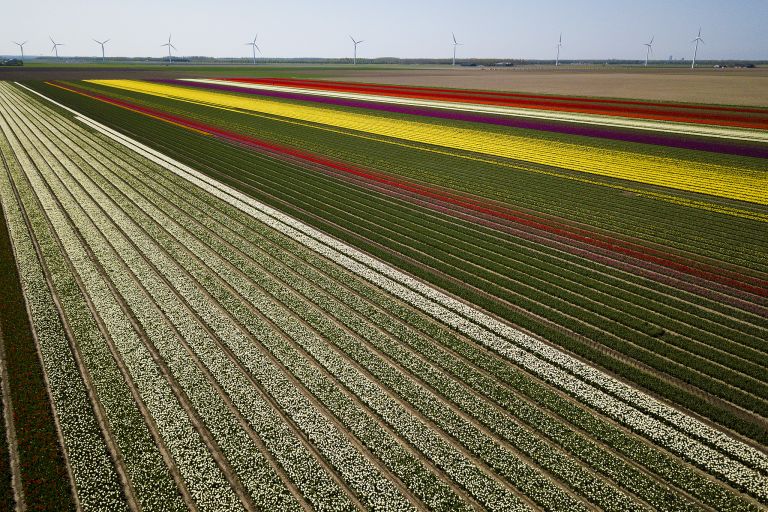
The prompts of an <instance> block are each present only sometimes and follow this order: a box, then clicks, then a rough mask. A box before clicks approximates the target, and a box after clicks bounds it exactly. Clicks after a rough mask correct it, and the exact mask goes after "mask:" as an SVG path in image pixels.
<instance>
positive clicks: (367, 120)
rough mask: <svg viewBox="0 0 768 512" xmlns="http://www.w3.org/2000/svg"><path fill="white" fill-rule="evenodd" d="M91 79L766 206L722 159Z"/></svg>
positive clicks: (754, 186) (766, 197) (759, 188)
mask: <svg viewBox="0 0 768 512" xmlns="http://www.w3.org/2000/svg"><path fill="white" fill-rule="evenodd" d="M94 82H95V83H99V84H101V85H107V86H110V87H116V88H119V89H126V90H130V91H136V92H141V93H145V94H151V95H155V96H161V97H170V98H175V99H180V100H184V101H192V102H197V103H203V104H209V105H218V106H222V107H227V108H237V109H244V110H250V111H256V112H259V113H264V114H269V115H276V116H281V117H287V118H291V119H299V120H302V121H308V122H313V123H319V124H324V125H331V126H334V127H337V128H344V129H349V130H356V131H362V132H365V133H371V134H376V135H381V136H386V137H394V138H398V139H403V140H408V141H412V142H419V143H424V144H432V145H437V146H443V147H449V148H452V149H458V150H463V151H472V152H476V153H481V154H487V155H493V156H500V157H504V158H510V159H513V160H522V161H526V162H533V163H537V164H543V165H549V166H554V167H560V168H564V169H570V170H574V171H581V172H585V173H590V174H597V175H601V176H608V177H613V178H620V179H625V180H629V181H638V182H642V183H646V184H651V185H659V186H664V187H669V188H673V189H679V190H686V191H690V192H699V193H703V194H710V195H716V196H722V197H727V198H731V199H739V200H744V201H750V202H755V203H759V204H768V193H766V190H768V186H766V179H767V178H766V177H765V175H764V174H762V173H760V172H759V171H756V170H755V171H750V170H748V169H739V170H738V171H735V170H734V169H732V168H731V167H728V166H724V165H720V164H704V163H701V162H689V161H684V160H678V159H674V158H668V157H659V156H650V155H639V154H633V153H628V152H625V151H618V150H612V149H608V148H603V149H600V150H599V151H598V150H595V149H594V148H590V147H585V146H580V145H578V144H572V143H565V142H555V141H544V140H536V139H532V138H528V137H524V136H520V135H514V134H512V133H504V132H498V133H494V132H490V131H485V130H475V129H470V128H463V127H452V128H448V127H446V126H440V125H435V124H430V123H425V122H418V121H404V120H399V119H389V118H385V117H381V116H375V115H370V114H362V113H357V112H344V111H333V110H328V109H325V108H322V107H315V106H307V105H299V104H291V103H287V102H280V101H274V100H265V99H260V98H250V97H244V96H238V95H234V94H224V93H219V92H212V91H205V90H195V89H191V88H184V87H179V86H172V85H165V84H158V83H150V82H138V81H132V80H104V81H94Z"/></svg>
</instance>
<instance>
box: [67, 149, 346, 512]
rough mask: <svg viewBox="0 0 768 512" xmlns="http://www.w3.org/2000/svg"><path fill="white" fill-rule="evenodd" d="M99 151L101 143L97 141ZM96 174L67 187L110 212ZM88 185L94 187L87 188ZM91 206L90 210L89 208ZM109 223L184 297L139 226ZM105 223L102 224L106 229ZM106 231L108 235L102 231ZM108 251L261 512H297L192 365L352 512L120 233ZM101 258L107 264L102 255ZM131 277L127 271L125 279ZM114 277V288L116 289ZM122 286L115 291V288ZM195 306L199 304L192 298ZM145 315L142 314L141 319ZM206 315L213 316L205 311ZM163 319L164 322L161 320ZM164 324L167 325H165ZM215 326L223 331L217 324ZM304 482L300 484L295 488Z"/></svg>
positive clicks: (287, 458)
mask: <svg viewBox="0 0 768 512" xmlns="http://www.w3.org/2000/svg"><path fill="white" fill-rule="evenodd" d="M96 142H98V143H102V141H96ZM91 163H92V164H93V168H94V169H95V168H96V167H99V168H100V170H101V171H106V170H107V167H106V165H110V167H114V164H115V161H114V160H106V161H104V162H103V163H102V164H101V165H99V164H97V163H96V162H91ZM97 176H98V174H96V173H93V172H89V173H88V175H87V176H86V175H85V174H80V175H78V176H76V178H75V179H74V180H73V181H72V184H71V185H72V187H73V188H77V187H78V184H80V185H83V186H84V187H85V188H86V189H87V190H88V192H89V193H90V194H93V197H97V198H98V201H97V203H98V204H110V201H111V199H110V197H109V196H106V195H103V193H102V192H101V189H99V188H96V187H97V185H96V183H95V182H96V181H100V182H101V185H100V186H101V187H104V186H105V185H106V186H109V183H108V182H104V180H103V178H102V179H99V178H97ZM91 179H93V181H91ZM88 200H89V199H88V197H87V196H83V197H82V199H81V201H83V202H84V203H85V204H87V202H88ZM94 204H95V203H94ZM110 215H111V220H112V221H114V222H115V223H117V224H118V225H119V226H120V227H121V228H122V229H124V230H125V232H126V233H128V234H129V238H130V240H135V241H137V244H138V247H139V248H141V250H142V251H143V254H144V255H145V256H147V255H149V256H152V258H153V260H152V262H153V263H154V264H157V265H161V266H162V267H158V268H162V270H163V271H165V272H164V277H165V278H167V279H169V280H173V282H175V283H178V284H179V285H180V287H181V288H180V289H181V290H185V291H188V290H189V284H188V282H187V281H185V277H184V275H183V274H182V273H181V272H180V271H179V270H178V269H177V268H176V266H175V264H174V263H173V262H172V261H169V260H168V259H167V258H164V257H163V255H162V253H161V252H159V251H157V250H156V248H157V245H156V243H155V242H154V241H153V240H152V239H151V238H148V237H147V236H146V235H145V234H143V233H142V231H141V229H140V228H139V226H138V225H137V224H136V223H135V222H134V221H133V218H132V217H130V216H127V215H125V214H124V213H122V211H121V210H120V209H118V208H113V209H110ZM107 222H109V221H108V220H107V217H104V220H103V223H107ZM104 229H108V228H104ZM108 238H109V240H110V243H111V244H113V245H114V246H115V247H116V249H117V250H118V251H119V255H120V256H121V257H122V259H124V261H126V262H127V263H128V264H129V265H130V268H131V270H132V272H131V273H132V274H133V276H134V277H130V275H129V276H126V277H124V278H123V279H122V280H123V281H125V282H126V283H127V284H126V288H125V289H123V290H122V291H123V293H124V295H125V296H126V299H127V300H129V302H130V303H131V304H132V306H133V309H134V311H136V312H137V316H138V319H139V321H141V322H142V325H143V326H144V327H145V329H146V330H147V333H148V334H149V337H150V339H151V340H152V342H153V343H154V345H155V346H156V348H157V350H158V352H159V355H160V356H161V358H162V360H164V361H165V362H166V363H167V364H168V366H169V369H170V370H171V371H172V372H173V374H174V377H176V378H177V379H178V382H179V384H180V385H181V386H182V388H183V389H184V391H185V394H186V395H187V396H188V397H189V399H190V401H191V402H192V406H193V407H194V409H195V411H197V413H198V414H200V416H202V419H203V420H204V422H205V424H206V426H207V427H208V428H209V429H210V430H211V432H212V434H213V436H214V438H215V440H216V441H217V443H218V445H219V447H221V449H222V452H223V454H224V455H225V457H226V459H227V461H228V462H229V463H230V464H231V465H232V466H233V469H235V470H236V472H237V474H238V476H239V477H240V478H241V480H242V481H243V483H244V485H245V486H246V488H247V489H248V490H249V491H250V492H251V495H252V497H253V499H254V501H255V502H256V503H257V504H258V506H260V507H263V508H267V509H271V508H273V507H277V508H279V509H281V510H284V509H291V508H295V507H296V506H297V504H296V503H295V502H292V500H291V498H290V496H288V493H287V491H286V489H285V488H284V487H283V486H282V485H281V484H280V483H279V482H278V481H277V480H276V475H275V474H274V471H273V470H272V469H271V468H270V467H268V464H267V463H266V462H265V461H264V460H263V456H262V454H261V453H260V452H259V451H258V449H257V447H255V446H253V445H252V444H251V440H250V439H248V438H247V436H246V435H245V433H244V432H243V431H242V429H241V428H240V425H238V424H237V423H236V421H235V419H234V418H233V417H232V415H231V413H230V411H228V410H227V409H226V407H225V404H224V402H223V401H222V399H221V398H222V397H221V396H220V395H218V394H216V392H215V391H214V390H213V388H212V387H211V384H210V381H208V380H206V377H205V375H203V374H202V372H201V369H200V368H199V367H196V366H195V361H194V359H191V358H190V357H191V356H192V354H193V353H194V357H197V358H200V359H201V360H203V361H204V362H205V363H206V364H207V368H209V371H210V372H212V373H214V374H215V376H216V377H217V378H218V379H219V382H220V383H221V385H222V386H224V387H225V388H226V391H227V392H228V396H229V397H230V399H231V400H234V401H237V403H238V405H239V410H240V411H241V413H242V414H243V415H244V416H245V417H247V419H248V420H249V421H250V422H251V424H253V425H256V426H258V427H259V428H260V430H261V432H260V433H265V434H267V435H265V437H266V438H268V441H267V442H268V443H269V444H270V446H271V447H272V448H274V449H275V451H277V452H278V453H280V454H281V455H282V456H283V459H284V462H286V464H285V465H286V467H288V468H289V470H291V469H292V470H293V472H294V473H296V472H301V473H302V474H304V476H303V481H304V482H305V483H306V487H307V488H308V489H314V493H315V494H316V495H319V496H321V497H322V499H324V500H326V502H333V503H335V507H336V508H337V509H339V510H343V509H349V508H351V507H349V506H347V507H345V506H344V495H343V493H340V492H339V490H338V489H337V488H336V486H335V484H334V483H333V482H331V481H330V478H328V476H327V475H326V474H325V473H324V471H323V470H322V469H321V468H320V467H318V466H317V464H316V463H315V461H314V460H313V459H312V458H311V456H309V455H307V454H306V453H302V451H303V447H301V445H300V444H299V443H298V442H297V441H296V440H295V438H294V437H293V435H292V434H291V432H290V431H289V430H288V429H286V428H285V426H284V425H281V424H280V423H279V422H277V421H274V419H273V418H274V417H275V413H274V410H273V409H272V408H271V407H270V406H269V404H267V403H266V402H265V401H264V400H259V399H258V398H259V397H258V395H257V397H256V399H255V398H254V395H253V394H252V386H251V385H250V383H248V382H247V380H245V379H244V378H243V377H242V376H241V375H238V374H232V372H231V369H230V368H229V367H228V366H227V364H226V363H224V362H222V359H221V355H220V353H219V351H218V350H217V349H216V348H214V347H212V346H211V340H210V339H209V338H208V337H207V335H206V333H204V332H203V331H202V330H201V328H200V326H199V325H197V324H196V323H195V322H194V320H193V319H190V317H189V316H188V315H187V314H186V312H185V311H184V309H185V308H184V307H183V306H182V305H181V304H180V303H179V302H178V299H176V298H175V297H174V295H173V291H172V290H171V289H169V288H168V287H167V286H166V285H165V284H164V283H163V281H161V280H160V279H159V278H158V276H156V275H155V273H154V272H153V271H152V269H151V267H149V266H147V263H146V261H143V259H142V257H141V255H139V254H138V253H137V252H136V250H135V249H134V248H133V246H132V245H131V242H130V240H129V239H126V238H124V237H122V236H121V235H120V234H119V232H113V233H112V234H111V235H110V236H109V237H108ZM105 257H110V256H109V255H106V256H105ZM110 265H111V266H114V267H117V268H119V267H120V265H121V264H120V260H115V259H114V258H113V259H112V261H111V262H110ZM127 270H128V269H126V271H127ZM136 276H140V278H141V280H142V282H143V283H142V284H143V286H144V290H146V293H148V294H149V295H150V296H151V298H150V297H147V295H146V294H144V295H142V294H141V291H134V290H135V289H136V286H135V281H134V284H133V289H131V279H136ZM118 279H120V278H119V277H116V278H115V280H116V281H118ZM118 286H119V285H118ZM197 298H198V299H199V297H197ZM153 301H155V303H156V304H157V305H159V307H160V308H162V313H160V311H159V310H158V308H157V307H153V306H151V304H152V303H153ZM142 308H143V309H144V310H143V311H142ZM209 309H210V308H209ZM163 314H165V315H167V317H165V318H164V317H163ZM166 318H167V319H166ZM171 322H172V325H173V326H174V327H175V328H176V329H178V331H179V333H180V334H181V337H180V338H174V337H173V336H172V335H170V332H171V329H169V327H170V326H171ZM217 325H219V326H220V325H221V322H219V323H218V324H217ZM184 345H186V346H187V347H189V349H188V352H185V351H184V350H183V349H182V346H184ZM187 469H188V470H189V471H195V466H194V464H191V465H189V467H188V468H187ZM300 481H301V480H300ZM219 506H221V507H225V508H226V507H228V506H229V505H228V504H224V503H223V504H221V505H219Z"/></svg>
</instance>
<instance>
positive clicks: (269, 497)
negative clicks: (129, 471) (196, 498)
mask: <svg viewBox="0 0 768 512" xmlns="http://www.w3.org/2000/svg"><path fill="white" fill-rule="evenodd" d="M73 171H74V172H79V170H78V169H77V167H75V168H73ZM78 177H79V180H71V181H70V183H69V184H68V185H69V188H70V190H74V191H77V190H78V183H85V182H87V179H86V178H85V177H84V175H80V176H78ZM78 202H79V204H88V203H89V200H88V199H87V198H86V197H85V196H84V195H82V194H80V196H79V197H78ZM104 204H108V200H106V202H105V203H104ZM75 208H76V206H75ZM91 210H93V208H91ZM92 215H94V216H95V215H96V213H95V212H94V213H92ZM123 220H125V219H123ZM109 238H110V240H111V241H112V242H113V243H115V241H116V240H120V236H119V235H118V234H116V233H111V235H110V237H109ZM121 241H122V242H123V244H125V243H127V242H126V241H125V240H121ZM99 243H100V242H99V241H95V242H94V245H98V244H99ZM126 247H127V246H125V245H123V246H122V248H123V249H125V248H126ZM125 250H129V249H125ZM150 252H151V250H150ZM106 258H109V255H107V256H106ZM136 258H137V256H136V255H135V254H134V255H132V259H131V260H130V261H131V262H132V263H135V264H137V265H140V264H141V263H140V262H138V260H136ZM107 261H110V260H107ZM119 266H120V262H119V261H117V260H114V259H113V260H111V261H110V263H109V264H108V268H110V269H112V268H119ZM139 273H140V274H141V275H142V276H145V277H146V276H148V275H151V270H148V269H147V268H146V267H144V268H141V269H140V270H139ZM117 279H119V277H118V278H117ZM117 279H116V280H117ZM123 281H124V282H126V283H127V287H128V289H127V292H128V293H131V290H130V288H131V284H130V281H125V280H123ZM152 286H153V288H154V289H155V290H160V289H162V287H163V285H162V284H158V283H154V285H152ZM123 291H126V290H123ZM165 291H166V292H167V290H165ZM158 293H160V292H158ZM144 302H145V303H147V304H148V303H150V301H146V300H145V301H144ZM136 304H137V305H138V306H139V307H141V305H142V303H141V302H137V303H136ZM134 311H136V308H134ZM145 313H146V312H145ZM139 316H140V315H139ZM154 320H155V322H154V325H156V326H158V327H159V328H161V329H162V326H163V323H164V322H163V321H162V319H158V318H155V319H154ZM177 326H179V327H180V328H184V326H183V322H178V323H177ZM153 334H154V335H155V337H153V341H156V340H157V337H156V336H157V335H158V332H154V333H153ZM159 335H160V336H162V335H163V334H162V332H160V334H159ZM184 335H185V336H184V337H185V339H187V340H188V341H191V342H199V339H200V333H199V332H189V331H188V330H186V331H185V332H184ZM167 348H169V350H170V351H171V352H169V353H168V354H166V355H167V357H166V360H168V359H171V360H178V359H179V358H178V357H174V356H175V354H174V353H173V350H174V345H173V344H171V345H169V346H168V347H167ZM175 350H177V351H178V345H176V348H175ZM219 366H220V365H219ZM178 368H181V371H182V372H183V370H184V368H185V366H184V365H183V364H181V365H180V366H178ZM184 377H185V375H184V374H183V375H182V378H184ZM230 380H231V379H230ZM241 380H242V379H241ZM196 385H197V386H200V387H203V388H205V387H206V384H205V383H203V384H202V385H201V384H200V383H199V382H198V383H197V384H196ZM246 386H247V384H244V385H243V390H242V392H240V394H239V399H240V401H241V402H242V403H243V404H244V408H245V409H246V410H249V411H253V410H254V407H253V406H252V405H250V404H251V403H252V402H253V397H252V395H251V394H250V392H249V391H248V390H247V389H245V387H246ZM187 389H189V388H187ZM193 391H194V392H195V393H196V394H195V395H193V398H198V399H200V396H201V395H200V394H199V391H200V390H199V389H194V388H193ZM207 398H208V402H207V403H204V404H203V403H201V404H199V406H198V407H197V409H198V411H201V412H202V413H203V414H209V415H210V414H213V413H212V411H216V410H219V413H220V417H213V418H210V421H209V425H213V428H215V429H218V430H217V431H216V432H214V433H215V434H216V433H218V432H219V430H221V429H223V428H225V427H227V426H229V427H230V428H229V429H228V430H229V432H234V434H232V436H234V437H238V436H240V438H241V439H240V440H241V441H242V436H243V434H242V432H240V431H239V428H236V427H234V426H233V425H232V422H231V421H228V419H227V418H226V417H225V416H226V415H225V413H224V414H222V413H221V407H222V406H223V405H222V402H221V400H220V398H219V397H212V396H210V394H209V396H208V397H207ZM273 415H274V412H273V411H263V412H261V413H260V414H259V417H258V418H256V420H255V422H256V424H260V423H263V420H264V419H265V418H269V417H271V416H273ZM222 416H224V417H222ZM219 437H223V435H222V436H219ZM226 447H227V448H229V446H226ZM295 449H296V447H295V446H294V445H289V446H288V447H286V451H288V452H290V451H293V450H295ZM225 451H226V450H225ZM226 455H228V458H229V461H230V462H232V461H233V460H235V461H237V459H238V457H240V459H241V460H240V464H239V467H238V469H239V470H240V471H239V473H240V476H241V477H243V476H244V475H245V476H248V474H249V473H252V472H253V471H255V470H257V469H259V468H261V465H260V464H256V462H257V461H256V460H254V459H258V457H260V454H259V453H258V451H257V450H255V449H253V447H248V446H245V445H243V446H241V449H240V451H239V453H237V452H235V451H230V452H229V453H226ZM233 455H234V456H233ZM309 461H311V459H309ZM300 462H302V464H301V467H302V468H303V469H304V470H309V471H308V472H307V474H309V475H312V472H311V469H310V468H311V463H310V464H309V467H307V465H306V464H303V463H304V462H307V460H302V461H300ZM188 469H189V471H195V467H194V465H190V467H189V468H188ZM262 469H263V468H262ZM267 476H271V475H267ZM244 480H246V483H250V484H251V485H250V488H251V490H252V491H254V492H255V493H258V494H259V495H260V498H262V499H263V500H264V501H263V502H262V503H260V505H261V506H262V507H265V508H274V506H277V508H280V509H281V510H283V509H286V508H287V507H295V504H291V503H290V502H285V500H281V499H280V498H281V496H282V495H283V494H284V489H282V490H281V489H276V488H275V486H274V482H271V483H270V482H269V481H268V479H266V478H265V479H264V480H262V479H260V478H255V477H253V475H251V478H250V479H247V478H244ZM310 480H312V479H310ZM310 483H311V484H313V485H317V484H318V483H322V482H317V481H311V482H310ZM319 487H321V486H319ZM324 494H325V498H332V499H334V500H335V501H338V502H342V501H343V499H342V498H343V497H341V496H338V494H339V493H338V492H333V491H331V492H326V493H324ZM276 500H277V502H276V503H275V501H276ZM221 506H222V507H225V508H226V507H228V506H230V504H226V503H224V504H222V505H221Z"/></svg>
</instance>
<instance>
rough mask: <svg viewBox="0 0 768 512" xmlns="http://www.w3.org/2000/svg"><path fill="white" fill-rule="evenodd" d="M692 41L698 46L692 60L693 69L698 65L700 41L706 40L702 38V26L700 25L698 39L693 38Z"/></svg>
mask: <svg viewBox="0 0 768 512" xmlns="http://www.w3.org/2000/svg"><path fill="white" fill-rule="evenodd" d="M691 42H692V43H696V48H695V49H694V50H693V62H691V69H693V68H695V67H696V55H697V54H698V53H699V43H703V42H704V40H703V39H702V38H701V27H699V33H698V35H697V36H696V39H693V40H692V41H691Z"/></svg>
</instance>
